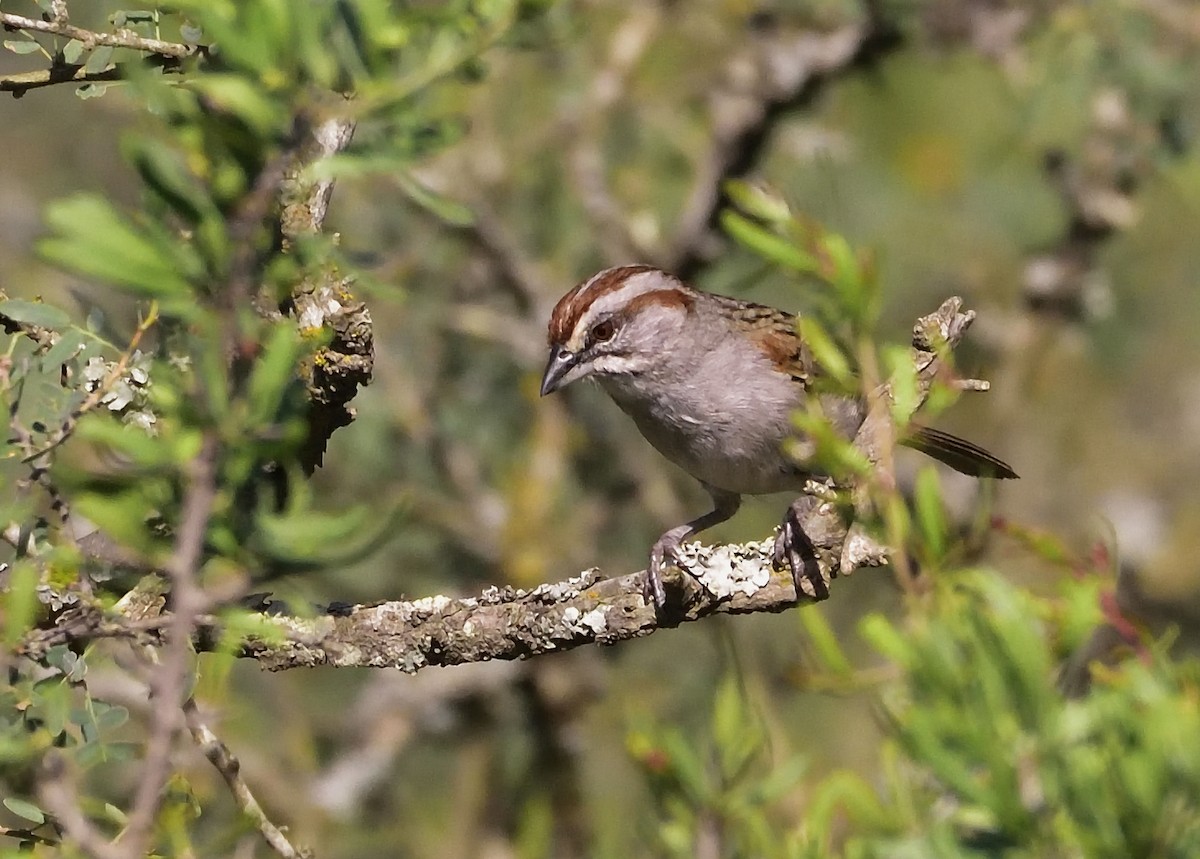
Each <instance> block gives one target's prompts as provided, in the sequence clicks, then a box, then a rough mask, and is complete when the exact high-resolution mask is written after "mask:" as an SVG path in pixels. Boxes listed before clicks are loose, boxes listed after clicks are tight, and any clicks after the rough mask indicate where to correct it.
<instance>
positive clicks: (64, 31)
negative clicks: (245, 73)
mask: <svg viewBox="0 0 1200 859" xmlns="http://www.w3.org/2000/svg"><path fill="white" fill-rule="evenodd" d="M0 25H3V26H4V28H5V29H8V30H32V31H34V32H37V33H49V34H50V35H53V36H65V37H66V38H68V39H76V40H78V41H80V42H82V43H83V46H84V47H85V48H96V47H100V46H105V47H111V48H130V49H131V50H134V51H142V52H143V53H147V54H161V55H162V56H166V57H179V58H182V57H189V56H191V55H192V54H194V53H195V52H196V48H195V47H194V46H192V45H181V44H179V43H178V42H165V41H163V40H162V39H148V38H146V37H144V36H139V35H138V34H137V33H135V32H133V31H132V30H117V32H115V33H97V32H95V31H94V30H85V29H83V28H82V27H76V26H74V25H73V24H68V23H66V21H65V20H57V21H42V20H40V19H37V18H26V17H25V16H24V15H13V14H12V13H11V12H0Z"/></svg>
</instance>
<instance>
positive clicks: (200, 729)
mask: <svg viewBox="0 0 1200 859" xmlns="http://www.w3.org/2000/svg"><path fill="white" fill-rule="evenodd" d="M183 717H184V719H185V721H186V722H187V727H188V731H189V732H190V733H191V735H192V739H193V740H195V741H196V745H198V746H199V747H200V750H201V751H202V752H204V756H205V757H206V758H208V760H209V761H210V762H211V763H212V765H213V766H214V767H216V768H217V772H219V773H220V774H221V778H223V779H225V784H226V785H228V786H229V792H230V793H232V794H233V800H234V802H236V803H237V806H238V808H239V809H241V812H242V814H243V815H245V816H246V818H247V819H249V820H250V821H252V822H253V823H254V825H255V827H256V828H257V829H258V831H259V832H261V833H262V837H263V840H265V841H266V842H267V844H268V845H270V847H271V849H272V850H274V851H275V852H276V853H278V854H279V855H280V856H282V857H283V859H304V857H309V856H311V854H310V853H309V852H308V851H307V850H298V849H296V847H294V846H293V845H292V843H291V842H290V841H288V839H287V836H286V835H284V834H283V831H282V830H281V829H280V828H279V827H278V826H276V825H275V824H274V823H272V822H271V819H270V818H269V817H267V813H266V812H265V811H263V809H262V806H261V805H259V804H258V800H257V799H255V798H254V794H253V793H251V792H250V787H249V785H247V784H246V782H245V780H244V779H243V778H242V775H241V763H240V762H239V761H238V759H237V758H236V757H234V755H233V753H232V752H231V751H229V747H228V746H226V745H225V743H223V742H222V741H221V738H220V737H218V736H217V735H216V734H214V733H213V732H212V729H210V728H209V727H208V725H207V724H206V723H205V721H204V719H203V718H202V717H201V715H200V710H199V708H198V707H197V706H196V699H195V698H188V699H187V700H186V701H185V702H184V703H183Z"/></svg>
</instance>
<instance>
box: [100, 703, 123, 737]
mask: <svg viewBox="0 0 1200 859" xmlns="http://www.w3.org/2000/svg"><path fill="white" fill-rule="evenodd" d="M98 703H99V702H98ZM97 709H98V712H97V713H96V727H98V728H101V729H102V730H106V731H111V730H114V729H115V728H119V727H121V726H122V725H124V724H125V723H126V722H128V721H129V711H128V710H126V709H125V708H124V707H120V706H115V705H114V706H111V707H105V708H103V709H100V708H97Z"/></svg>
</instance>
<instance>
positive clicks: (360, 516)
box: [255, 504, 400, 567]
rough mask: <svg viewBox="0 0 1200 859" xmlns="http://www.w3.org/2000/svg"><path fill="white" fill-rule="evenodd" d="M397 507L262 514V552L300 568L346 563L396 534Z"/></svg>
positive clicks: (259, 537) (364, 506) (258, 538)
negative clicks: (334, 511) (389, 508)
mask: <svg viewBox="0 0 1200 859" xmlns="http://www.w3.org/2000/svg"><path fill="white" fill-rule="evenodd" d="M399 515H400V508H399V507H398V506H394V507H392V509H391V510H384V511H381V510H380V509H379V506H378V505H367V504H359V505H355V506H354V507H351V508H349V509H348V510H344V511H342V512H340V513H321V512H317V511H314V510H296V511H291V512H287V513H283V514H280V515H275V514H271V513H264V514H260V516H259V517H258V522H257V524H258V527H257V528H256V531H255V538H256V541H257V546H258V549H259V551H261V552H262V553H263V554H264V555H266V556H267V557H269V558H271V559H273V560H274V561H276V562H277V563H281V564H294V565H299V566H301V567H309V566H325V565H332V564H340V563H347V562H349V561H352V560H353V559H354V558H358V557H362V556H364V555H366V554H368V553H369V552H372V551H374V550H375V548H377V547H378V546H379V545H381V544H382V543H384V542H385V541H387V540H389V539H391V538H392V536H393V535H394V534H395V527H396V522H397V520H398V518H399Z"/></svg>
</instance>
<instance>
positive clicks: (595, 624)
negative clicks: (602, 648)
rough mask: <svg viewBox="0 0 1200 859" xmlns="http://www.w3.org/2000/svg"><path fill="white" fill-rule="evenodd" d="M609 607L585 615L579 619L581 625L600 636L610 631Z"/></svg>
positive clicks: (602, 607) (595, 609) (596, 609)
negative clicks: (607, 630)
mask: <svg viewBox="0 0 1200 859" xmlns="http://www.w3.org/2000/svg"><path fill="white" fill-rule="evenodd" d="M607 614H608V606H600V607H599V608H594V609H592V610H591V611H589V612H587V613H586V614H584V615H583V616H582V617H580V618H579V625H580V626H586V627H587V628H588V629H590V630H591V631H592V632H594V633H596V634H597V635H599V634H600V633H602V632H604V630H606V629H608V617H607Z"/></svg>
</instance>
